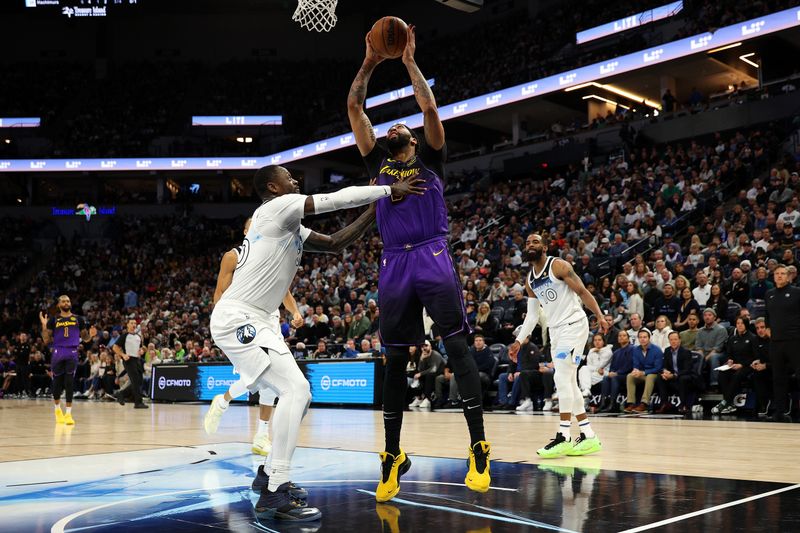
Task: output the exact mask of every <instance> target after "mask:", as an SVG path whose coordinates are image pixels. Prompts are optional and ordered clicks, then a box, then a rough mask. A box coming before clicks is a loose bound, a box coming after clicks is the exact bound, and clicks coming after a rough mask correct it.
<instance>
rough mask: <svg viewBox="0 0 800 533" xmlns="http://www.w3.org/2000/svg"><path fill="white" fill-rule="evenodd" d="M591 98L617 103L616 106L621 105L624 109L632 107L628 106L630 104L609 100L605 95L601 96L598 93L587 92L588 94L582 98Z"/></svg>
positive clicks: (612, 103)
mask: <svg viewBox="0 0 800 533" xmlns="http://www.w3.org/2000/svg"><path fill="white" fill-rule="evenodd" d="M590 98H592V99H595V100H600V101H601V102H606V103H609V104H611V105H615V106H618V107H621V108H622V109H630V107H628V106H626V105H624V104H620V103H619V102H615V101H614V100H609V99H608V98H604V97H602V96H599V95H597V94H587V95H586V96H584V97H583V98H582V100H589V99H590Z"/></svg>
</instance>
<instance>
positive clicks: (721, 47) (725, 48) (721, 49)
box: [706, 41, 742, 54]
mask: <svg viewBox="0 0 800 533" xmlns="http://www.w3.org/2000/svg"><path fill="white" fill-rule="evenodd" d="M737 46H742V41H739V42H738V43H733V44H729V45H728V46H720V47H719V48H714V49H713V50H709V51H708V52H706V53H707V54H714V53H716V52H722V51H723V50H727V49H728V48H736V47H737Z"/></svg>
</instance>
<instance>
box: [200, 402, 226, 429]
mask: <svg viewBox="0 0 800 533" xmlns="http://www.w3.org/2000/svg"><path fill="white" fill-rule="evenodd" d="M222 401H224V395H222V394H217V395H216V396H214V399H213V400H211V406H210V407H209V408H208V412H206V417H205V419H203V427H204V428H205V430H206V433H208V434H209V435H212V434H214V433H216V432H217V428H219V422H220V420H222V415H224V414H225V409H223V407H222Z"/></svg>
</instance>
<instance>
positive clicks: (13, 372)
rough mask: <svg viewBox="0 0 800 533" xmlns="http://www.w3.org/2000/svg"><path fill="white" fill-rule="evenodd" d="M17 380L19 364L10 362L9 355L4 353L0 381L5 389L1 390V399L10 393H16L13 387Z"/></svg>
mask: <svg viewBox="0 0 800 533" xmlns="http://www.w3.org/2000/svg"><path fill="white" fill-rule="evenodd" d="M16 379H17V364H16V363H15V362H14V361H12V360H10V359H9V357H8V355H7V354H5V353H3V354H2V355H0V381H1V382H2V384H3V388H2V390H0V398H3V397H4V396H6V395H7V394H9V391H11V392H14V391H13V389H11V385H12V383H14V381H16Z"/></svg>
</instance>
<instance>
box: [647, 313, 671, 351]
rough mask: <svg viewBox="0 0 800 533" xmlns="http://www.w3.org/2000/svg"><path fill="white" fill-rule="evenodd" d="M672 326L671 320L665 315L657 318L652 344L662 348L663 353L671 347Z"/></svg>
mask: <svg viewBox="0 0 800 533" xmlns="http://www.w3.org/2000/svg"><path fill="white" fill-rule="evenodd" d="M671 326H672V324H671V323H670V321H669V319H668V318H667V317H665V316H664V315H661V316H659V317H658V318H656V328H655V329H654V330H653V335H652V336H651V337H650V343H651V344H655V345H656V346H658V347H659V348H661V351H662V352H663V351H664V350H666V349H667V347H668V346H669V334H670V333H672V327H671Z"/></svg>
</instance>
